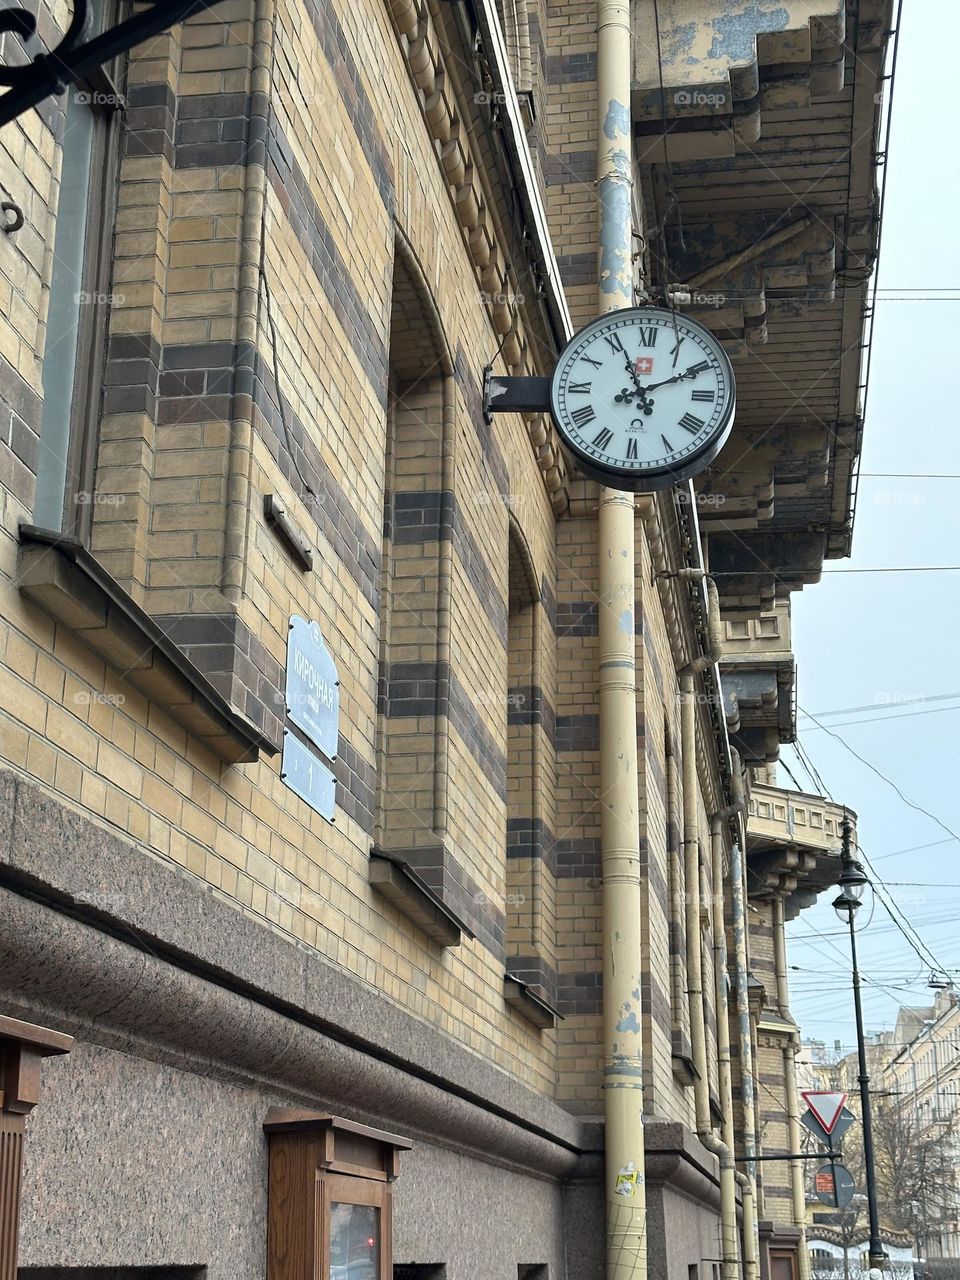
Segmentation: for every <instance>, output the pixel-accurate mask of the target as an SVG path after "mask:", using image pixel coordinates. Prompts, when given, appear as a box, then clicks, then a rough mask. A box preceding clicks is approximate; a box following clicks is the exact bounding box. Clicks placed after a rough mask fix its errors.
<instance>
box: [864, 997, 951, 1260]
mask: <svg viewBox="0 0 960 1280" xmlns="http://www.w3.org/2000/svg"><path fill="white" fill-rule="evenodd" d="M894 1042H895V1047H896V1050H897V1052H896V1054H895V1056H892V1057H891V1058H890V1060H889V1062H888V1063H887V1065H886V1070H885V1072H884V1074H883V1085H882V1087H883V1089H884V1090H885V1091H887V1092H888V1094H889V1095H891V1096H892V1097H893V1098H894V1100H895V1102H896V1105H898V1106H899V1107H900V1108H901V1109H902V1110H905V1111H907V1112H909V1113H910V1114H911V1115H912V1116H913V1117H914V1118H915V1119H916V1120H917V1122H918V1123H919V1124H920V1126H921V1127H922V1128H923V1129H924V1130H928V1129H929V1130H933V1131H939V1132H940V1134H941V1135H942V1140H943V1142H945V1143H947V1144H949V1146H950V1148H951V1149H952V1150H953V1151H954V1152H955V1153H956V1156H957V1160H955V1161H954V1166H955V1168H956V1165H957V1164H958V1163H960V997H958V993H957V992H956V991H955V990H954V988H953V987H952V986H944V987H942V988H941V989H940V990H938V991H937V994H936V999H935V1001H934V1003H933V1006H932V1007H931V1008H925V1009H909V1008H903V1009H901V1010H900V1016H899V1018H898V1019H897V1029H896V1031H895V1032H894ZM917 1237H918V1244H919V1246H920V1248H921V1250H922V1252H923V1255H924V1256H925V1257H927V1258H929V1259H936V1258H960V1177H958V1176H955V1178H954V1184H953V1186H952V1187H948V1188H945V1189H944V1195H943V1199H942V1200H941V1202H940V1203H939V1204H937V1205H935V1206H925V1205H924V1204H923V1203H922V1202H919V1201H918V1203H917Z"/></svg>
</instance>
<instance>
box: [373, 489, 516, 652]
mask: <svg viewBox="0 0 960 1280" xmlns="http://www.w3.org/2000/svg"><path fill="white" fill-rule="evenodd" d="M391 506H392V519H391V522H390V525H389V536H390V537H391V538H392V540H393V542H394V543H395V544H396V545H397V546H410V545H412V544H416V543H423V542H436V541H446V540H447V539H450V540H451V541H452V542H453V547H454V550H455V551H456V553H457V556H458V558H459V560H460V563H461V564H462V565H463V568H464V571H465V573H466V575H467V577H468V578H469V579H470V583H471V585H472V586H473V589H474V591H475V592H476V594H477V599H478V600H479V602H480V604H481V606H482V608H483V610H484V612H485V613H486V615H487V617H488V618H489V620H490V623H491V625H492V627H493V630H494V632H495V634H496V635H497V637H498V638H499V640H500V643H501V644H502V645H503V647H504V648H506V646H507V602H506V600H505V599H504V597H503V596H502V595H501V593H500V590H499V588H498V586H497V583H496V580H495V579H494V576H493V572H492V570H491V568H490V566H489V564H488V563H487V561H486V558H485V557H484V554H483V552H482V551H481V549H480V546H479V544H478V543H477V540H476V538H474V536H473V534H472V533H471V531H470V529H469V527H468V525H467V523H466V520H465V519H464V517H463V513H462V510H461V507H460V504H459V502H458V501H457V499H456V497H455V495H454V494H452V493H445V492H444V493H441V492H438V491H436V490H434V491H427V492H422V491H414V492H412V493H395V494H394V495H393V501H392V504H391Z"/></svg>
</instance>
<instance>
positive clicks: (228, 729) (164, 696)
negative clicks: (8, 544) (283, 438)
mask: <svg viewBox="0 0 960 1280" xmlns="http://www.w3.org/2000/svg"><path fill="white" fill-rule="evenodd" d="M19 578H20V591H21V594H22V595H24V596H25V597H26V598H27V599H28V600H30V601H31V603H33V604H35V605H37V607H38V608H40V609H42V610H43V611H44V612H45V613H47V614H49V615H50V617H52V618H54V619H55V620H56V621H57V622H62V623H64V625H66V626H68V627H70V629H71V630H72V631H74V632H76V634H77V635H78V637H79V638H80V639H81V640H82V641H83V643H84V644H85V645H87V647H88V648H89V649H91V650H92V651H93V652H94V653H95V654H96V655H97V656H98V657H100V658H102V659H103V661H104V662H106V663H107V664H108V665H109V666H110V667H112V668H113V669H114V670H115V671H117V672H119V673H120V675H121V676H123V678H124V679H125V680H129V681H130V683H131V684H132V685H133V686H134V687H135V688H136V689H139V690H140V692H141V693H142V694H144V695H145V696H146V697H147V698H149V699H150V701H151V702H154V703H156V705H157V706H159V707H162V708H163V710H164V711H165V712H166V713H167V714H168V715H169V716H170V717H171V719H173V720H176V722H177V723H178V724H180V725H182V726H183V728H185V729H186V730H187V732H188V733H190V735H191V736H192V737H194V738H196V739H197V741H199V742H201V743H202V744H203V745H204V746H205V747H207V748H208V750H210V751H212V752H213V753H214V754H215V755H217V756H219V757H220V758H221V759H222V760H226V761H227V762H228V763H230V764H242V763H248V762H251V761H254V760H258V759H259V757H260V753H261V752H263V753H264V754H266V755H271V756H272V755H276V753H277V746H276V744H275V743H273V742H272V741H271V740H270V739H269V738H268V737H266V736H265V735H264V734H263V733H261V732H260V730H259V729H258V728H257V727H256V726H255V725H253V724H251V722H250V721H249V720H247V719H246V717H245V716H242V715H240V713H239V712H237V711H235V710H234V708H233V707H232V706H231V705H230V704H229V702H227V700H226V699H225V698H224V697H222V695H221V694H219V693H218V692H217V690H216V689H215V688H214V687H213V685H212V684H211V683H210V681H209V680H208V679H207V678H206V676H205V675H204V674H203V673H202V672H201V671H200V670H199V668H197V667H196V666H195V665H194V663H192V662H191V661H190V659H189V658H188V657H187V656H186V654H185V653H184V652H183V650H182V649H180V648H179V647H178V646H177V645H176V644H174V642H173V641H172V640H171V639H170V638H169V636H167V635H166V634H165V633H164V632H163V631H162V630H161V628H160V627H159V626H158V625H157V624H156V622H154V620H153V619H152V618H151V617H150V615H149V614H148V613H146V612H145V611H144V610H143V609H142V608H141V607H140V606H139V605H138V604H137V603H136V601H134V600H133V599H132V598H131V597H130V596H129V595H128V594H127V593H126V591H124V590H123V588H122V587H121V586H120V584H119V583H118V582H116V581H115V580H114V578H112V577H111V575H110V574H109V573H108V572H107V571H106V570H105V569H104V568H103V566H102V565H100V564H99V563H98V562H97V561H96V560H95V559H94V557H93V556H92V555H91V554H90V552H89V551H88V550H87V549H86V548H85V547H84V546H83V544H82V543H80V542H78V541H77V539H75V538H69V537H65V536H64V535H63V534H60V533H55V532H53V531H52V530H49V529H38V528H37V527H36V526H34V525H24V524H22V525H21V526H20V561H19Z"/></svg>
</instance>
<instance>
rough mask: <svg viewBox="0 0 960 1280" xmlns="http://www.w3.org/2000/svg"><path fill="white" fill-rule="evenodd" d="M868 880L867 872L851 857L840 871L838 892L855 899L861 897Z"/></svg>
mask: <svg viewBox="0 0 960 1280" xmlns="http://www.w3.org/2000/svg"><path fill="white" fill-rule="evenodd" d="M869 883H870V881H869V880H868V879H867V874H866V872H865V871H864V869H863V867H862V866H861V865H860V863H859V862H854V861H853V860H852V859H851V860H850V861H848V862H845V863H844V867H843V870H842V871H841V872H840V879H839V880H838V881H837V884H838V885H839V887H840V892H841V893H842V894H846V895H847V896H848V897H851V898H856V899H857V901H858V902H859V900H860V899H861V898H862V897H863V891H864V889H866V887H867V885H868V884H869Z"/></svg>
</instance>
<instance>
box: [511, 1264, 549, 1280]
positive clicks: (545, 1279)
mask: <svg viewBox="0 0 960 1280" xmlns="http://www.w3.org/2000/svg"><path fill="white" fill-rule="evenodd" d="M517 1280H550V1268H549V1267H548V1266H547V1264H546V1263H545V1262H521V1263H520V1265H519V1266H518V1267H517Z"/></svg>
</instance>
